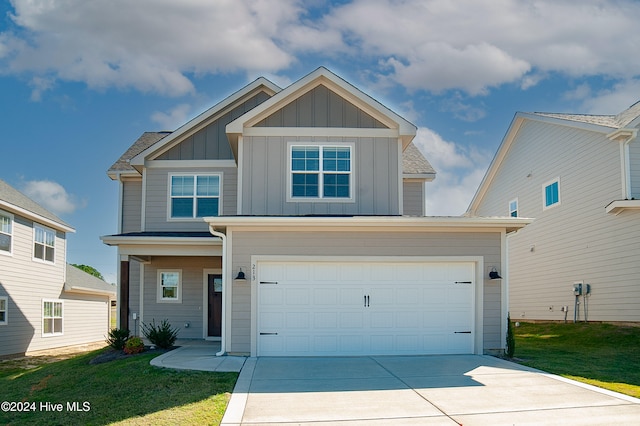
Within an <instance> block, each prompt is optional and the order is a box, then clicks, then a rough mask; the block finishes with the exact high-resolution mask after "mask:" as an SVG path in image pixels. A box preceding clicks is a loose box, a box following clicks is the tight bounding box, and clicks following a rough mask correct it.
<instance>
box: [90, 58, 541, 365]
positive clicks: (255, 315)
mask: <svg viewBox="0 0 640 426" xmlns="http://www.w3.org/2000/svg"><path fill="white" fill-rule="evenodd" d="M415 134H416V128H415V126H414V125H412V124H411V123H409V122H408V121H406V120H405V119H403V118H402V117H400V116H398V115H397V114H395V113H394V112H393V111H391V110H389V109H388V108H386V107H385V106H384V105H382V104H380V103H378V102H377V101H376V100H375V99H373V98H371V97H369V96H368V95H366V94H364V93H363V92H361V91H360V90H358V89H357V88H355V87H354V86H352V85H351V84H349V83H347V82H346V81H344V80H342V79H341V78H339V77H337V76H336V75H335V74H333V73H331V72H330V71H328V70H327V69H325V68H319V69H317V70H316V71H314V72H312V73H311V74H309V75H307V76H305V77H303V78H302V79H300V80H298V81H296V82H295V83H293V84H291V85H290V86H288V87H286V88H285V89H281V88H279V87H278V86H276V85H274V84H273V83H271V82H270V81H268V80H266V79H264V78H259V79H257V80H256V81H254V82H252V83H250V84H249V85H247V86H246V87H244V88H243V89H241V90H240V91H238V92H236V93H234V94H233V95H231V96H230V97H228V98H226V99H224V100H223V101H222V102H220V103H218V104H217V105H215V106H214V107H212V108H211V109H209V110H207V111H205V112H204V113H202V114H201V115H200V116H198V117H196V118H194V119H193V120H191V121H189V122H188V123H186V124H185V125H183V126H182V127H180V128H178V129H177V130H176V131H175V132H172V133H167V132H164V133H145V134H143V135H142V136H141V137H140V139H138V140H137V141H136V142H135V143H134V144H133V146H131V148H130V149H129V150H128V151H127V152H125V154H124V155H123V156H122V157H121V158H120V159H119V160H118V161H117V162H116V163H115V164H114V165H113V166H112V167H111V168H110V169H109V171H108V175H109V176H110V177H111V178H112V179H113V180H117V181H118V182H119V185H120V206H119V230H118V234H116V235H109V236H104V237H102V239H103V241H104V242H105V243H106V244H109V245H112V246H117V247H118V255H119V285H120V289H121V291H120V293H119V300H118V303H119V308H120V315H119V325H120V327H123V328H130V329H132V330H135V332H136V333H139V326H140V322H144V323H149V322H151V321H153V320H155V321H156V322H157V321H161V320H163V319H167V320H169V322H170V323H171V324H172V325H173V326H175V327H177V328H178V329H179V337H180V338H193V339H211V340H216V339H217V340H221V345H222V350H221V352H220V354H223V353H232V354H250V355H253V356H265V355H271V356H279V355H300V356H304V355H364V354H367V355H368V354H428V353H438V354H444V353H484V352H492V351H500V350H501V348H503V347H504V341H505V339H504V336H505V327H506V305H504V303H502V300H503V298H504V297H505V296H506V295H505V293H504V291H503V289H504V288H505V283H503V282H501V281H500V280H494V281H490V280H489V279H488V278H489V277H488V273H489V271H490V270H491V269H492V268H496V269H497V270H500V268H501V266H502V265H503V264H504V260H505V259H504V257H505V252H504V249H503V247H504V242H505V238H506V234H507V233H508V232H512V231H514V230H517V229H519V228H521V227H522V226H524V225H525V224H527V223H528V220H526V219H520V218H466V217H437V218H429V217H424V205H425V199H424V194H425V190H424V185H425V182H429V181H430V180H432V179H433V178H434V177H435V172H434V170H433V169H432V167H431V166H430V165H429V163H428V161H427V160H426V159H425V158H424V157H423V156H422V154H421V153H420V151H419V150H418V149H417V148H416V147H415V146H414V145H413V143H412V140H413V138H414V137H415Z"/></svg>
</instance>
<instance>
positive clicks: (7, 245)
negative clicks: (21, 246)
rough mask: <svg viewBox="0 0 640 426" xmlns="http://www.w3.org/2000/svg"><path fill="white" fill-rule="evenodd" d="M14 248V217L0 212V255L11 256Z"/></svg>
mask: <svg viewBox="0 0 640 426" xmlns="http://www.w3.org/2000/svg"><path fill="white" fill-rule="evenodd" d="M12 246H13V215H12V214H10V213H6V212H3V211H1V210H0V254H10V253H11V252H12Z"/></svg>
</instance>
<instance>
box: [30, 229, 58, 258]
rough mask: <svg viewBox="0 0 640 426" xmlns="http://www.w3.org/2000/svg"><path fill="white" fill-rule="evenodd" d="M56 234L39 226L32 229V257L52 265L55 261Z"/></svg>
mask: <svg viewBox="0 0 640 426" xmlns="http://www.w3.org/2000/svg"><path fill="white" fill-rule="evenodd" d="M55 244H56V232H55V231H54V230H53V229H49V228H44V227H42V226H39V225H34V227H33V257H34V259H39V260H43V261H45V262H51V263H53V261H54V259H55Z"/></svg>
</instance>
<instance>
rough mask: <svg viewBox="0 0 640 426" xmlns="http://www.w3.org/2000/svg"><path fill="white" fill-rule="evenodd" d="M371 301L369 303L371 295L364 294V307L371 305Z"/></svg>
mask: <svg viewBox="0 0 640 426" xmlns="http://www.w3.org/2000/svg"><path fill="white" fill-rule="evenodd" d="M369 305H370V303H369V296H366V295H365V296H364V307H365V308H367V307H369Z"/></svg>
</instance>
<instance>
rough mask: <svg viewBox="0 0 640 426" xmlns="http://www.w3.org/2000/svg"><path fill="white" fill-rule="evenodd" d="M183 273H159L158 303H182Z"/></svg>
mask: <svg viewBox="0 0 640 426" xmlns="http://www.w3.org/2000/svg"><path fill="white" fill-rule="evenodd" d="M181 287H182V271H181V270H179V269H177V270H171V271H166V270H165V271H158V302H181V301H182V291H181Z"/></svg>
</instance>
